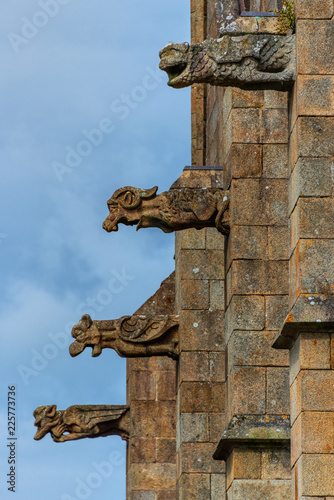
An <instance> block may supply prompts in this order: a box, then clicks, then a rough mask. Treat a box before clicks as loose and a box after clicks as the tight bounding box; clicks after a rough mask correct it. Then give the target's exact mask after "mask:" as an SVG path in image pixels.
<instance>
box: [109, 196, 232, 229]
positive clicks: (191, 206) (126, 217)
mask: <svg viewBox="0 0 334 500" xmlns="http://www.w3.org/2000/svg"><path fill="white" fill-rule="evenodd" d="M157 189H158V188H157V187H154V188H152V189H139V188H134V187H131V186H126V187H124V188H121V189H118V190H117V191H115V193H114V194H113V195H112V197H111V198H110V199H109V200H108V208H109V212H110V213H109V215H108V217H107V218H106V220H105V221H104V223H103V228H104V229H105V230H106V231H108V232H111V231H117V230H118V224H119V223H122V224H125V225H127V226H133V225H137V230H138V229H140V228H142V227H158V228H160V229H162V231H164V232H165V233H171V232H173V231H180V230H182V229H189V228H196V229H202V228H203V227H216V228H217V229H218V231H220V232H221V233H223V234H228V232H229V223H228V219H227V212H228V207H229V194H228V192H226V191H224V190H222V189H215V188H212V189H211V188H173V189H170V190H169V191H165V192H164V193H161V194H159V195H157V194H156V193H157Z"/></svg>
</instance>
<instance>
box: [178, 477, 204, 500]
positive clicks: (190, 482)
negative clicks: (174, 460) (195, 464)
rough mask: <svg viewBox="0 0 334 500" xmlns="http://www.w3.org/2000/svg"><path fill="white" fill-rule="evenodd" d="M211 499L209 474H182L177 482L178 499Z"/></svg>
mask: <svg viewBox="0 0 334 500" xmlns="http://www.w3.org/2000/svg"><path fill="white" fill-rule="evenodd" d="M199 499H201V500H211V496H210V474H182V475H181V477H180V480H179V484H178V500H199Z"/></svg>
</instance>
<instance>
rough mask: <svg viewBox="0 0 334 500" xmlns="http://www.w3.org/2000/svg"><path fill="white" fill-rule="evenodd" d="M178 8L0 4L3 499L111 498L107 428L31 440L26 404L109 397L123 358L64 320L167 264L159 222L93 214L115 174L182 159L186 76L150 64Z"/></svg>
mask: <svg viewBox="0 0 334 500" xmlns="http://www.w3.org/2000/svg"><path fill="white" fill-rule="evenodd" d="M189 11H190V8H189V3H188V2H186V3H184V2H180V1H179V0H178V1H177V0H170V1H169V2H162V1H156V0H145V1H144V2H130V1H128V0H123V1H122V2H119V1H117V2H116V1H115V0H108V1H107V0H99V1H95V2H92V1H89V0H81V1H79V0H39V1H35V0H24V1H23V0H16V1H13V2H6V5H5V6H2V7H1V16H0V33H1V40H2V44H1V53H2V54H1V60H0V67H1V80H0V86H1V104H0V106H1V118H2V120H1V124H0V159H1V183H0V190H1V196H0V203H1V214H2V217H1V219H0V259H1V260H0V262H1V285H2V286H1V292H0V293H1V301H0V325H1V331H2V359H1V368H0V370H1V378H0V380H1V386H0V392H1V397H0V401H1V403H0V405H1V406H0V410H1V412H0V430H1V434H0V437H1V440H0V477H1V481H0V497H1V498H4V499H7V498H13V496H12V495H13V494H12V493H11V492H8V490H7V485H6V483H5V480H6V474H7V473H8V472H9V466H8V464H7V458H8V448H7V447H6V444H7V441H6V440H7V404H6V400H7V386H8V385H12V384H15V385H16V387H17V416H16V418H17V437H18V442H17V468H16V474H17V483H16V486H17V492H16V494H15V499H16V500H30V499H31V500H45V499H48V500H69V499H70V500H73V499H78V500H81V499H86V498H89V499H92V500H94V499H99V500H103V499H104V498H106V499H107V498H108V499H110V498H112V499H113V500H114V499H115V500H123V499H125V476H124V474H125V444H124V442H122V441H121V439H120V438H119V437H107V438H99V439H89V440H88V439H86V440H82V441H77V442H70V443H63V444H56V443H54V442H53V441H52V440H51V437H50V436H49V435H48V436H46V437H45V438H44V439H43V440H42V441H39V442H35V441H34V440H33V436H34V433H35V428H34V426H33V422H34V419H33V417H32V412H33V410H34V409H35V408H36V407H37V406H39V405H43V404H53V403H55V404H57V405H58V408H59V409H65V408H67V407H68V406H70V405H72V404H124V403H125V360H124V359H122V358H119V357H118V356H117V355H116V353H114V352H113V351H111V350H108V351H104V352H103V353H102V355H101V356H100V357H99V358H92V357H91V350H88V349H87V350H86V351H85V352H84V353H83V354H81V355H80V356H78V357H77V358H71V357H70V355H69V353H68V345H69V344H70V343H71V337H70V329H71V327H72V326H73V325H74V324H75V323H77V322H78V320H79V319H80V317H81V315H82V314H83V313H84V312H89V313H90V314H91V316H92V317H93V319H108V318H110V319H111V318H117V317H120V316H122V315H125V314H131V313H132V312H134V311H135V310H136V309H137V308H138V307H139V306H140V305H141V304H142V303H143V302H144V301H145V300H146V299H147V298H148V297H149V296H150V295H152V293H154V291H155V290H156V289H157V288H158V287H159V284H160V282H161V281H162V280H163V279H164V278H165V277H167V276H168V275H169V273H170V272H171V271H172V270H173V268H174V261H173V254H174V236H173V235H170V234H164V233H162V232H161V231H160V230H158V229H147V230H145V229H144V230H141V231H139V232H136V231H135V228H130V227H125V226H120V230H119V232H118V233H113V234H107V233H106V232H105V231H103V230H102V227H101V226H102V222H103V220H104V219H105V217H106V216H107V206H106V201H107V199H108V198H109V197H110V196H111V194H112V193H113V192H114V191H115V190H116V189H117V188H119V187H121V186H124V185H133V186H138V187H141V188H151V187H153V186H154V185H158V186H159V192H161V191H163V190H166V189H168V188H169V186H170V185H171V184H172V183H173V182H174V180H175V179H176V178H177V177H178V176H179V175H180V173H181V171H182V169H183V167H184V166H185V165H189V164H190V161H191V159H190V93H189V89H185V90H178V91H176V90H173V89H170V88H169V87H167V83H166V82H167V76H166V75H165V73H163V72H161V71H159V70H158V68H157V66H158V63H159V57H158V53H159V50H160V49H161V48H162V47H163V46H164V45H166V44H167V43H168V42H169V41H174V42H183V41H189V39H190V27H189V18H190V12H189ZM111 278H115V279H116V280H118V281H117V282H118V283H119V286H118V291H117V293H115V292H111V291H110V287H108V284H109V283H110V280H111ZM101 464H104V468H103V466H102V465H101ZM101 467H102V469H101ZM102 470H103V471H104V476H103V473H102V472H101V471H102Z"/></svg>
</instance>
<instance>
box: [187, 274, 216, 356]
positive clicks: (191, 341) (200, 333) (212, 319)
mask: <svg viewBox="0 0 334 500" xmlns="http://www.w3.org/2000/svg"><path fill="white" fill-rule="evenodd" d="M211 286H212V283H210V287H211ZM180 321H181V331H182V336H181V338H180V348H181V350H182V351H195V350H198V351H208V350H210V351H220V350H224V348H225V342H224V338H225V336H224V314H223V312H222V311H209V310H207V311H196V310H193V311H192V310H185V311H183V312H182V315H181V316H180Z"/></svg>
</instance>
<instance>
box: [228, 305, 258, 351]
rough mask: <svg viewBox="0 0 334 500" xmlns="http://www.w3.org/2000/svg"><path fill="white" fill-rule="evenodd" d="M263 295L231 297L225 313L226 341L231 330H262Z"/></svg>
mask: <svg viewBox="0 0 334 500" xmlns="http://www.w3.org/2000/svg"><path fill="white" fill-rule="evenodd" d="M264 304H265V303H264V297H263V296H249V295H248V296H246V295H244V296H242V295H235V296H234V297H232V300H231V303H230V304H229V306H228V308H227V311H226V313H225V335H226V342H228V340H229V338H230V336H231V334H232V332H233V330H250V331H254V330H263V328H264V324H265V309H264Z"/></svg>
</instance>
